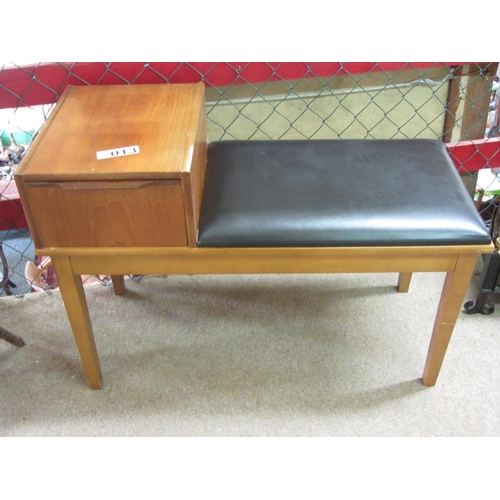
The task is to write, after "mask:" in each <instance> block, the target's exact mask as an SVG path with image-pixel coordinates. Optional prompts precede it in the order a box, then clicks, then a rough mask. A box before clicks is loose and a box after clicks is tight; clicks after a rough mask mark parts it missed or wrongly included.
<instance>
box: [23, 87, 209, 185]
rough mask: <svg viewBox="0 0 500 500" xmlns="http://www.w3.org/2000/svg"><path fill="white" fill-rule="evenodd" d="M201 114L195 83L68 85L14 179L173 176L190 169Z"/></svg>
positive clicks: (199, 90) (201, 90)
mask: <svg viewBox="0 0 500 500" xmlns="http://www.w3.org/2000/svg"><path fill="white" fill-rule="evenodd" d="M201 113H203V114H204V113H205V98H204V86H203V84H202V83H197V84H161V85H111V86H95V87H88V86H78V87H76V86H70V87H68V88H67V90H66V91H65V92H64V94H63V96H62V97H61V99H60V101H59V102H58V104H57V105H56V109H55V111H54V112H53V113H52V115H51V116H50V117H49V120H48V121H47V123H46V125H45V126H44V127H43V128H42V130H41V131H40V133H39V134H38V136H37V138H36V140H35V141H34V143H33V145H32V146H31V148H30V150H29V151H28V153H27V155H26V156H25V158H24V159H23V162H22V164H21V165H20V168H19V169H18V172H17V175H20V176H23V177H24V179H25V180H26V181H36V180H64V179H68V180H100V179H108V180H109V179H127V178H141V179H144V178H173V177H177V178H178V177H180V175H181V174H182V173H185V172H189V169H190V168H191V157H192V155H193V150H194V148H195V139H196V134H197V128H198V126H199V121H200V114H201ZM131 148H132V149H131ZM133 148H135V150H134V149H133ZM98 152H105V153H103V156H105V157H106V158H105V159H98V158H97V153H98ZM132 153H138V154H132Z"/></svg>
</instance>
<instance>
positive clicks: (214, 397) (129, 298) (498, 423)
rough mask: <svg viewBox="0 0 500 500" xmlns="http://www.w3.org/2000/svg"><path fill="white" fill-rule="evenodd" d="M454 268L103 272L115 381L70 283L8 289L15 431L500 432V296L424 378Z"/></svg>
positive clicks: (8, 387)
mask: <svg viewBox="0 0 500 500" xmlns="http://www.w3.org/2000/svg"><path fill="white" fill-rule="evenodd" d="M480 270H481V262H480V261H479V262H478V267H477V269H476V273H475V275H474V279H473V282H472V283H471V286H470V288H469V292H468V299H471V300H472V299H475V294H476V287H477V281H478V278H479V273H480ZM443 279H444V274H440V273H430V274H423V273H422V274H415V275H414V277H413V281H412V284H411V286H410V291H409V293H407V294H399V293H397V292H396V288H395V285H396V282H397V275H396V274H358V275H354V274H352V275H311V276H302V275H288V276H283V275H278V276H169V277H166V276H147V277H144V278H143V279H142V280H140V281H139V282H138V283H135V282H133V281H131V280H128V281H127V294H126V295H125V296H122V297H119V296H115V295H114V294H113V291H112V289H111V288H110V287H105V286H102V285H100V284H97V285H89V286H86V293H87V297H88V301H89V308H90V312H91V317H92V321H93V326H94V333H95V336H96V342H97V347H98V351H99V355H100V360H101V366H102V370H103V376H104V387H103V389H102V390H100V391H92V390H90V389H89V388H88V386H87V382H86V378H85V375H84V373H83V370H82V366H81V362H80V359H79V356H78V352H77V349H76V345H75V343H74V340H73V336H72V334H71V331H70V328H69V324H68V320H67V318H66V313H65V310H64V307H63V304H62V301H61V297H60V294H59V292H57V291H56V292H53V293H52V294H51V295H47V294H45V293H34V294H29V295H26V296H25V297H24V298H17V297H6V298H2V299H1V300H0V311H1V318H2V319H1V324H2V326H3V327H5V328H8V329H9V330H11V331H12V332H13V333H16V334H18V335H21V336H22V337H23V338H24V340H25V341H26V345H25V346H24V347H22V348H16V347H14V346H11V345H10V344H7V343H6V342H3V341H0V435H1V436H320V437H322V436H339V437H340V436H499V435H500V398H499V397H498V395H499V389H500V363H499V361H500V332H499V329H498V322H499V315H500V306H498V307H497V311H495V312H494V313H493V314H492V315H490V316H483V315H465V314H461V315H460V317H459V321H458V324H457V327H456V329H455V333H454V335H453V338H452V341H451V343H450V347H449V349H448V353H447V356H446V358H445V362H444V365H443V368H442V370H441V374H440V377H439V379H438V383H437V385H436V386H435V387H432V388H426V387H424V386H423V385H422V384H421V381H420V377H421V374H422V370H423V367H424V362H425V357H426V353H427V348H428V343H429V339H430V333H431V330H432V324H433V320H434V315H435V311H436V307H437V302H438V299H439V294H440V291H441V286H442V283H443ZM494 300H495V301H497V299H496V298H494Z"/></svg>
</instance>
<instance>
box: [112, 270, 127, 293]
mask: <svg viewBox="0 0 500 500" xmlns="http://www.w3.org/2000/svg"><path fill="white" fill-rule="evenodd" d="M111 281H112V282H113V290H114V291H115V295H125V291H126V290H125V279H124V277H123V276H122V275H117V274H113V275H111Z"/></svg>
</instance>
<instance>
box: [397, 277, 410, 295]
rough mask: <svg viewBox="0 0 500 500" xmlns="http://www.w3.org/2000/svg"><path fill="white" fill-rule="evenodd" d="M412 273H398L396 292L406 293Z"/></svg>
mask: <svg viewBox="0 0 500 500" xmlns="http://www.w3.org/2000/svg"><path fill="white" fill-rule="evenodd" d="M411 276H412V273H400V274H399V278H398V292H399V293H406V292H407V291H408V290H409V289H410V281H411Z"/></svg>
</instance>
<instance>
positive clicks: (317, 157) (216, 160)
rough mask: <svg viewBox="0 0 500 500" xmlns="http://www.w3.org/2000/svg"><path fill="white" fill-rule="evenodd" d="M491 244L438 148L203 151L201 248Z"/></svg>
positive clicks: (397, 144)
mask: <svg viewBox="0 0 500 500" xmlns="http://www.w3.org/2000/svg"><path fill="white" fill-rule="evenodd" d="M489 242H490V237H489V234H488V231H487V230H486V228H485V226H484V223H483V222H482V220H481V218H480V217H479V214H478V213H477V210H476V208H475V207H474V204H473V202H472V200H471V199H470V196H469V195H468V193H467V191H466V189H465V187H464V185H463V183H462V181H461V179H460V176H459V175H458V173H457V171H456V169H455V167H454V165H453V163H452V162H451V159H450V158H449V156H448V153H447V151H446V148H445V146H444V144H443V143H442V142H441V141H437V140H427V139H420V140H309V141H305V140H304V141H221V142H213V143H211V144H210V145H209V147H208V160H207V166H206V175H205V185H204V189H203V199H202V205H201V212H200V222H199V237H198V246H200V247H311V246H326V247H328V246H332V247H338V246H407V245H418V246H420V245H426V246H429V245H472V244H488V243H489Z"/></svg>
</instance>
